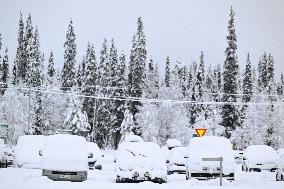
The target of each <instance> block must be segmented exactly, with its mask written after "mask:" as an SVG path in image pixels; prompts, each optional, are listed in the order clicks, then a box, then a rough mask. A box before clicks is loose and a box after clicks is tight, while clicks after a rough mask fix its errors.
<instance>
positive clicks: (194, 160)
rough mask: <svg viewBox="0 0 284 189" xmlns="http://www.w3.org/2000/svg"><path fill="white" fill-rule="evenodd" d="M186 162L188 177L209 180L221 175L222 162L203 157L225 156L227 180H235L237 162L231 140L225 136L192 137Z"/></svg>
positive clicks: (224, 165) (224, 173)
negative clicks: (206, 159) (205, 159)
mask: <svg viewBox="0 0 284 189" xmlns="http://www.w3.org/2000/svg"><path fill="white" fill-rule="evenodd" d="M188 150H189V153H188V154H189V158H188V161H187V162H186V179H187V180H188V179H190V178H197V179H200V180H207V179H211V178H216V177H219V176H220V162H217V161H203V160H202V158H219V157H222V158H223V162H222V163H223V170H222V172H223V174H222V176H223V177H224V178H226V179H227V180H230V181H233V180H235V169H236V164H235V160H234V151H233V150H232V145H231V143H230V141H229V140H228V139H226V138H224V137H216V136H203V137H195V138H192V139H191V141H190V143H189V146H188Z"/></svg>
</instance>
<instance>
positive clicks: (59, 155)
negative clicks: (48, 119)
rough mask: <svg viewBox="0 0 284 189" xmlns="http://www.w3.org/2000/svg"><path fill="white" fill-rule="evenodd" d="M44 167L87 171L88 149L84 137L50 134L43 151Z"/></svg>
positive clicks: (57, 169)
mask: <svg viewBox="0 0 284 189" xmlns="http://www.w3.org/2000/svg"><path fill="white" fill-rule="evenodd" d="M42 169H47V170H55V171H87V170H88V149H87V142H86V140H85V139H84V138H83V137H80V136H76V135H65V134H57V135H52V136H48V137H47V140H46V143H45V145H44V148H43V151H42Z"/></svg>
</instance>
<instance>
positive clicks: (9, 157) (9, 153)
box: [4, 146, 15, 167]
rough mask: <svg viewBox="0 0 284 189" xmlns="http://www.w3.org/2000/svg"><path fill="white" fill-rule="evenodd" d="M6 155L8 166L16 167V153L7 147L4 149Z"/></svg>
mask: <svg viewBox="0 0 284 189" xmlns="http://www.w3.org/2000/svg"><path fill="white" fill-rule="evenodd" d="M4 154H5V156H6V160H7V166H8V167H10V166H14V163H15V155H14V152H13V151H12V149H11V148H10V147H8V146H6V148H5V149H4Z"/></svg>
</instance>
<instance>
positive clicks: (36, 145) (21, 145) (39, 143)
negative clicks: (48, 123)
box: [14, 135, 46, 168]
mask: <svg viewBox="0 0 284 189" xmlns="http://www.w3.org/2000/svg"><path fill="white" fill-rule="evenodd" d="M45 140H46V137H45V136H42V135H25V136H20V137H19V139H18V142H17V145H16V146H15V148H14V151H15V162H16V164H17V165H18V166H20V167H25V168H40V167H41V165H40V164H41V157H40V156H39V151H40V150H41V149H42V147H43V145H44V143H45Z"/></svg>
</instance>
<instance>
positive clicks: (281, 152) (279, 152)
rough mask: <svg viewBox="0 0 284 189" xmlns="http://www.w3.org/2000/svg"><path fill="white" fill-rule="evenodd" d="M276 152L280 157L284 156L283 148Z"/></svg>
mask: <svg viewBox="0 0 284 189" xmlns="http://www.w3.org/2000/svg"><path fill="white" fill-rule="evenodd" d="M277 152H278V154H279V155H280V156H282V155H284V148H281V149H279V150H277Z"/></svg>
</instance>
